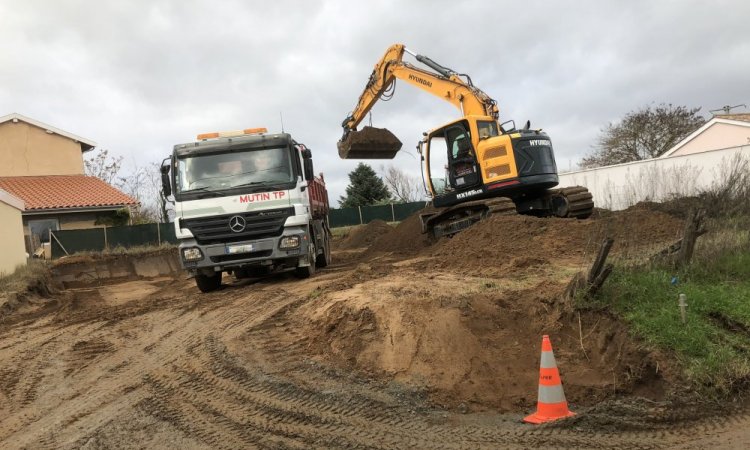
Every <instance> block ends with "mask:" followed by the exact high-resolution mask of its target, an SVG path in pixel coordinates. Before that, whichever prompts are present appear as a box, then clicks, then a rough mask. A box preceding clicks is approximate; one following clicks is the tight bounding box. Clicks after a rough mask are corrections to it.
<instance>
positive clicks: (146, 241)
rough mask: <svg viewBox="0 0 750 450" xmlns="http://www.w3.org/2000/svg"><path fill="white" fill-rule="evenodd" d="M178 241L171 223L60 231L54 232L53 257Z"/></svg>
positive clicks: (52, 236) (52, 239)
mask: <svg viewBox="0 0 750 450" xmlns="http://www.w3.org/2000/svg"><path fill="white" fill-rule="evenodd" d="M166 242H169V243H173V244H176V243H177V238H176V237H175V234H174V224H172V223H147V224H143V225H129V226H122V227H103V228H89V229H85V230H60V231H53V232H52V233H51V244H50V245H51V251H52V258H59V257H61V256H65V255H72V254H73V253H76V252H82V251H94V252H100V251H103V250H107V249H113V248H116V247H125V248H129V247H137V246H140V245H161V244H163V243H166Z"/></svg>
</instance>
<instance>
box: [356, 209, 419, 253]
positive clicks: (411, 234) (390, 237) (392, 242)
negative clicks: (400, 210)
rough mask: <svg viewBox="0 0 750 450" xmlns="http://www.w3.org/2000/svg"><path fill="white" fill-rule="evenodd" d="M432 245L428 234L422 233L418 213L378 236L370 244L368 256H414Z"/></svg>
mask: <svg viewBox="0 0 750 450" xmlns="http://www.w3.org/2000/svg"><path fill="white" fill-rule="evenodd" d="M430 245H432V241H431V239H430V236H429V235H428V234H423V233H422V223H421V221H420V220H419V212H417V213H414V214H412V215H411V216H409V217H407V218H406V219H404V220H403V221H401V223H399V224H398V225H397V226H396V228H395V229H393V230H391V232H390V233H387V234H383V235H381V236H378V237H377V238H376V239H375V240H373V241H372V243H371V244H370V248H369V251H368V254H371V253H374V252H393V253H397V254H407V255H415V254H418V253H420V252H421V251H422V250H424V249H425V248H427V247H429V246H430Z"/></svg>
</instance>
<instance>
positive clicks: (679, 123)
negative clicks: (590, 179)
mask: <svg viewBox="0 0 750 450" xmlns="http://www.w3.org/2000/svg"><path fill="white" fill-rule="evenodd" d="M699 110H700V108H693V109H688V108H687V107H685V106H672V105H671V104H669V105H665V104H661V105H658V106H656V107H653V109H652V107H651V106H647V107H645V108H641V109H639V110H637V111H631V112H629V113H628V114H627V115H625V117H624V118H623V119H622V120H621V121H620V122H619V123H617V124H612V123H610V124H609V125H608V126H607V128H605V129H603V130H602V132H601V135H600V136H599V144H598V146H597V147H596V148H595V149H594V152H593V153H592V154H590V155H589V156H586V157H584V158H583V160H582V161H581V167H583V168H591V167H600V166H608V165H612V164H620V163H625V162H630V161H639V160H643V159H650V158H656V157H657V156H661V155H662V154H664V152H666V151H667V150H669V149H670V148H672V147H673V146H674V145H675V144H677V143H678V142H679V141H681V140H682V139H684V138H685V137H687V136H688V135H689V134H690V133H692V132H693V131H695V130H697V129H698V128H700V127H701V126H702V125H703V124H704V123H705V122H706V121H705V119H704V118H703V117H701V116H699V115H697V113H698V111H699Z"/></svg>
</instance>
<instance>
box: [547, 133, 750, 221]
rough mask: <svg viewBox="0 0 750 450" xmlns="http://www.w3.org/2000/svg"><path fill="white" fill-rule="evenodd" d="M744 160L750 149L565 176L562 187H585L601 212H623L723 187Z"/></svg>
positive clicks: (620, 166) (666, 159)
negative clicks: (642, 203) (723, 183)
mask: <svg viewBox="0 0 750 450" xmlns="http://www.w3.org/2000/svg"><path fill="white" fill-rule="evenodd" d="M742 159H744V160H750V145H744V146H739V147H732V148H727V149H722V150H713V151H703V152H701V153H691V154H687V155H679V156H670V157H668V158H655V159H649V160H645V161H636V162H631V163H625V164H618V165H615V166H607V167H599V168H595V169H588V170H579V171H575V172H568V173H562V174H560V185H559V187H566V186H585V187H587V188H588V189H589V191H591V193H592V194H593V196H594V204H595V205H596V206H597V207H598V208H606V209H611V210H619V209H625V208H627V207H629V206H632V205H634V204H636V203H638V202H640V201H662V200H667V199H669V198H671V197H673V196H684V195H696V194H698V193H699V192H700V191H702V190H705V189H709V188H711V187H712V186H715V185H717V184H721V182H722V180H724V179H725V178H726V176H727V175H728V174H729V173H731V170H732V167H733V166H736V165H737V164H738V163H739V162H740V161H741V160H742Z"/></svg>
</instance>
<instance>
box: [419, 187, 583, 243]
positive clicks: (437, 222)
mask: <svg viewBox="0 0 750 450" xmlns="http://www.w3.org/2000/svg"><path fill="white" fill-rule="evenodd" d="M544 198H545V203H547V204H548V205H550V209H548V210H546V211H545V212H546V214H543V215H542V216H546V217H549V216H556V217H565V218H575V219H586V218H588V217H590V216H591V214H592V213H593V212H594V200H593V196H592V195H591V192H589V190H588V189H586V188H585V187H583V186H573V187H566V188H560V189H551V190H549V191H547V192H546V193H545V195H544ZM517 211H518V210H517V206H516V204H515V203H514V202H513V200H511V199H510V198H506V197H496V198H492V199H487V200H476V201H473V202H466V203H461V204H459V205H455V206H451V207H448V208H444V209H441V210H438V211H434V212H431V213H427V214H422V215H421V216H420V219H421V221H422V232H423V233H428V232H429V233H431V234H432V235H433V236H434V237H436V238H439V237H442V236H452V235H454V234H456V233H458V232H459V231H462V230H464V229H466V228H468V227H470V226H471V225H473V224H474V223H476V222H478V221H480V220H482V219H486V218H487V217H490V216H493V215H516V214H518V212H517Z"/></svg>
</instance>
